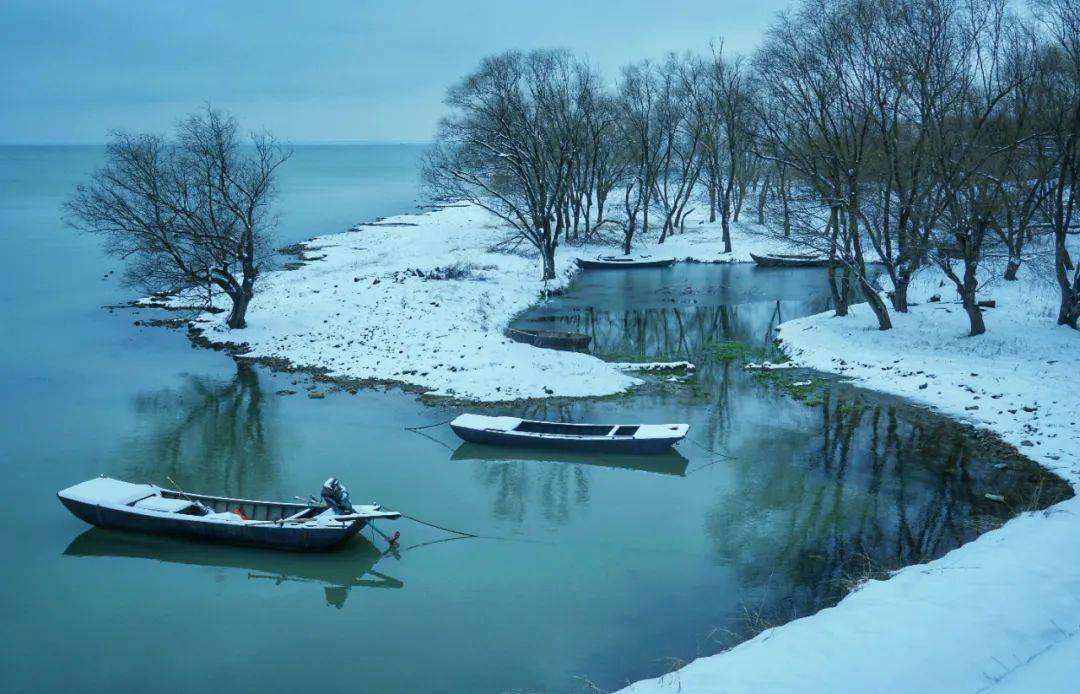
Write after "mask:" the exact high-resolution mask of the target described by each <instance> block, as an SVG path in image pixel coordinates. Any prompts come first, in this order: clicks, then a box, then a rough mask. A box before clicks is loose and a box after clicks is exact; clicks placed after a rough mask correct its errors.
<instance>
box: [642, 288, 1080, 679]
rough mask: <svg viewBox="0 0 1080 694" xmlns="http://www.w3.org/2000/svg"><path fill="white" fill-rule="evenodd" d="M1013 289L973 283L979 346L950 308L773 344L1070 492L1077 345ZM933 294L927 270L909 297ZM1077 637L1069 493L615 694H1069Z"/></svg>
mask: <svg viewBox="0 0 1080 694" xmlns="http://www.w3.org/2000/svg"><path fill="white" fill-rule="evenodd" d="M1022 280H1023V281H1021V282H1015V283H1004V282H993V281H991V282H989V283H988V284H987V287H986V290H985V291H986V293H987V294H988V295H992V296H994V297H995V298H996V299H997V300H998V306H999V308H997V309H994V310H992V311H989V312H988V315H987V317H986V318H987V323H988V327H989V332H988V333H987V334H986V335H983V336H980V337H978V338H969V337H967V336H966V330H967V326H966V319H965V317H964V314H963V311H962V310H961V309H960V307H959V306H958V305H955V304H952V305H950V304H948V303H945V304H942V303H920V305H919V306H916V307H913V308H912V310H911V313H910V314H907V315H903V314H895V313H894V314H893V320H894V325H895V327H894V330H892V331H888V332H880V331H878V330H876V324H875V321H874V318H873V315H872V313H871V312H870V311H869V309H868V307H867V306H866V305H865V304H861V305H857V306H854V307H853V308H852V312H851V316H849V317H847V318H839V319H838V318H834V317H833V316H832V314H831V313H823V314H818V315H815V316H809V317H805V318H800V319H796V320H793V321H789V322H787V323H784V324H782V325H781V326H780V329H779V338H780V340H781V342H782V345H783V347H784V349H785V351H786V352H787V353H788V355H789V356H790V357H791V359H792V360H793V362H794V363H795V364H797V365H798V366H803V367H809V368H813V369H816V370H818V371H823V372H832V373H836V374H840V375H842V376H844V377H847V378H850V379H852V380H853V381H854V382H855V383H857V384H859V385H861V386H865V387H868V388H872V389H875V390H879V391H883V392H886V393H890V394H893V395H899V396H902V397H905V398H907V399H909V400H911V401H913V402H915V403H916V404H919V405H922V406H924V407H927V408H929V409H932V410H935V411H938V412H941V413H943V414H946V415H948V416H951V417H954V418H956V419H959V420H961V421H964V422H967V423H970V424H974V425H975V426H977V427H981V428H986V429H989V430H991V431H993V432H994V433H996V434H997V435H999V436H1000V437H1001V438H1002V439H1003V440H1005V441H1006V442H1008V443H1010V444H1012V445H1014V446H1016V447H1017V448H1018V449H1019V450H1020V451H1022V452H1023V453H1024V454H1025V455H1026V456H1027V457H1029V458H1030V459H1032V460H1034V461H1035V462H1037V463H1039V464H1040V465H1042V466H1043V467H1045V468H1047V469H1048V470H1050V471H1052V472H1054V473H1055V474H1057V475H1059V476H1060V477H1062V478H1064V479H1065V480H1066V481H1068V482H1069V483H1070V484H1071V485H1072V487H1073V490H1074V492H1080V423H1078V422H1080V388H1078V386H1080V383H1078V382H1077V374H1080V334H1078V333H1077V332H1076V331H1073V330H1070V329H1068V328H1064V327H1057V326H1054V324H1053V320H1052V319H1051V318H1050V317H1049V315H1048V314H1049V312H1050V311H1052V310H1053V299H1054V297H1053V288H1052V287H1050V286H1047V285H1045V284H1043V283H1040V282H1039V281H1037V280H1032V279H1031V277H1030V272H1029V273H1028V276H1025V277H1022ZM946 289H948V287H946ZM936 292H941V284H940V281H939V277H937V276H936V273H934V272H928V273H926V275H925V276H924V277H923V278H922V280H921V282H920V287H919V289H918V292H917V293H916V297H918V298H917V300H918V301H920V302H925V298H926V297H929V296H930V295H931V294H933V293H936ZM913 300H916V299H914V298H913ZM1006 501H1009V500H1008V499H1006ZM1013 501H1014V503H1015V500H1013ZM1077 634H1080V496H1074V497H1073V498H1071V499H1068V500H1066V501H1064V502H1061V503H1059V504H1056V505H1055V506H1052V507H1051V508H1049V509H1047V510H1045V511H1041V512H1034V513H1031V512H1029V513H1022V514H1021V515H1019V516H1017V517H1016V518H1014V519H1012V520H1010V521H1009V522H1008V523H1006V524H1005V525H1004V526H1003V527H1001V528H999V529H996V530H992V531H989V532H987V533H985V534H983V535H980V536H979V537H978V538H976V539H975V540H973V541H971V542H969V543H968V544H966V545H964V546H962V547H959V548H957V549H955V550H953V551H952V552H950V553H948V554H947V555H945V556H944V557H941V558H940V559H937V560H935V561H932V562H929V563H926V564H921V565H913V566H908V567H906V568H903V569H901V570H899V571H897V572H895V573H894V574H893V575H892V576H891V577H890V578H888V579H887V580H884V581H870V582H868V583H867V584H865V585H863V586H862V587H861V588H860V589H858V590H856V591H854V592H853V593H851V594H849V595H848V596H847V597H845V598H844V599H843V600H842V601H841V602H840V603H839V604H838V605H836V606H835V607H832V608H828V609H825V610H822V611H820V612H817V613H816V614H813V615H810V616H807V617H804V618H802V619H798V620H796V621H793V622H789V623H788V624H785V625H783V626H780V627H776V628H773V629H769V630H767V631H765V632H763V633H761V634H759V635H758V636H757V637H756V638H754V639H751V640H749V641H746V642H743V643H742V644H739V645H737V646H735V647H734V648H732V649H731V650H728V651H725V652H722V653H719V654H716V655H713V656H707V657H703V658H699V659H698V660H695V661H693V662H692V663H690V664H688V665H686V666H684V667H683V668H681V669H679V670H676V671H674V672H672V673H670V674H668V675H665V676H663V677H659V678H656V679H651V680H643V681H641V682H638V683H636V684H633V685H631V686H629V687H627V688H626V689H625V690H624V691H625V692H631V693H633V694H645V693H651V692H676V691H677V692H682V693H683V694H686V693H692V692H725V693H727V692H763V691H769V692H795V691H798V692H834V691H858V692H909V691H910V692H939V691H940V692H981V691H986V690H988V689H993V691H995V692H1006V691H1015V692H1030V691H1041V692H1044V693H1048V692H1066V691H1075V687H1076V683H1077V681H1080V637H1078V636H1077Z"/></svg>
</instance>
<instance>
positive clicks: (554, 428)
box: [514, 419, 639, 436]
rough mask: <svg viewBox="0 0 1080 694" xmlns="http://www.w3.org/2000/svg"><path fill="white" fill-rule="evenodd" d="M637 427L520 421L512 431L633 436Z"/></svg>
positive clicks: (570, 434)
mask: <svg viewBox="0 0 1080 694" xmlns="http://www.w3.org/2000/svg"><path fill="white" fill-rule="evenodd" d="M638 428H639V427H637V426H629V425H615V424H561V423H558V422H533V421H530V420H527V419H526V420H522V422H521V424H518V425H517V426H516V427H514V431H520V432H523V433H528V434H563V435H569V436H633V435H634V434H636V433H637V430H638Z"/></svg>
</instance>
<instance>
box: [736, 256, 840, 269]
mask: <svg viewBox="0 0 1080 694" xmlns="http://www.w3.org/2000/svg"><path fill="white" fill-rule="evenodd" d="M750 257H751V258H753V259H754V262H755V263H757V264H758V265H759V266H761V267H828V265H829V259H828V258H823V257H821V256H819V255H813V254H811V253H767V254H764V255H757V254H756V253H751V254H750Z"/></svg>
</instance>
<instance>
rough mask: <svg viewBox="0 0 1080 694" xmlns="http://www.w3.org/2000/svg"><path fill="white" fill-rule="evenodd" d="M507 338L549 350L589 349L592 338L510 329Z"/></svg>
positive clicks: (555, 332)
mask: <svg viewBox="0 0 1080 694" xmlns="http://www.w3.org/2000/svg"><path fill="white" fill-rule="evenodd" d="M506 336H507V337H509V338H510V339H511V340H513V341H514V342H523V343H525V344H527V345H532V346H533V347H544V348H547V349H588V348H589V343H590V342H592V337H590V336H589V335H583V334H582V333H564V332H559V331H556V330H529V329H520V328H510V329H508V330H507V331H506Z"/></svg>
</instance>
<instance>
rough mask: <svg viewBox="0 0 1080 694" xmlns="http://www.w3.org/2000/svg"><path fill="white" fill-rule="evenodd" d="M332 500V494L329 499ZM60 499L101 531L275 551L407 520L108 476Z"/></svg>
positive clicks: (321, 545)
mask: <svg viewBox="0 0 1080 694" xmlns="http://www.w3.org/2000/svg"><path fill="white" fill-rule="evenodd" d="M330 481H334V482H335V483H336V480H333V479H332V478H331V480H328V481H327V482H328V484H329V482H330ZM341 489H342V490H344V488H343V487H342V488H341ZM325 494H326V487H324V498H327V497H326V496H325ZM57 496H58V497H59V498H60V501H61V502H62V503H63V504H64V506H66V507H67V509H68V510H69V511H71V512H72V513H74V514H75V515H76V516H78V517H79V518H81V519H82V520H84V521H86V522H87V523H90V524H91V525H96V526H98V527H101V528H109V529H112V530H129V531H135V532H145V533H156V534H160V535H180V536H184V537H191V538H195V539H199V540H208V541H212V542H225V543H229V544H235V545H249V546H253V547H267V548H272V549H290V550H326V549H331V548H333V547H336V546H338V545H340V544H341V543H343V542H345V541H346V540H348V539H349V538H351V537H352V536H353V535H355V534H356V533H358V532H360V530H361V529H362V528H363V527H364V526H365V525H367V524H368V523H369V522H370V521H372V520H375V519H383V518H385V519H387V520H392V519H396V518H400V517H401V514H400V513H397V512H395V511H386V510H384V509H383V508H382V507H381V506H379V505H378V504H374V505H367V506H355V507H354V506H352V504H349V503H348V493H347V492H346V493H345V497H344V506H342V505H340V504H338V503H336V502H335V503H333V504H331V503H326V504H320V503H310V504H305V503H287V502H275V501H253V500H250V499H235V498H232V497H224V496H208V495H205V494H187V493H185V492H182V491H174V490H170V489H162V488H161V487H158V486H156V485H152V484H133V483H131V482H123V481H121V480H115V479H112V478H109V477H98V478H96V479H92V480H88V481H86V482H81V483H79V484H76V485H75V486H73V487H68V488H67V489H63V490H61V491H59V492H58V493H57Z"/></svg>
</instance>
